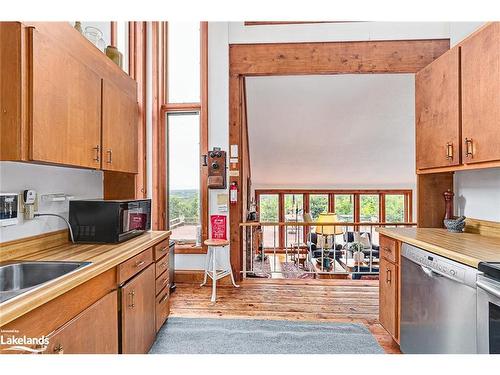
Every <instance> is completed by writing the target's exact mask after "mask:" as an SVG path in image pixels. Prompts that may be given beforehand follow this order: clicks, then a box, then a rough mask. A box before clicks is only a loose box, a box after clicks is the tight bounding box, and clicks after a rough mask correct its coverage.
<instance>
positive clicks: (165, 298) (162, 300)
mask: <svg viewBox="0 0 500 375" xmlns="http://www.w3.org/2000/svg"><path fill="white" fill-rule="evenodd" d="M167 299H168V293H167V294H165V297H163V298H162V299H161V300H160V303H163V302H165V301H166V300H167Z"/></svg>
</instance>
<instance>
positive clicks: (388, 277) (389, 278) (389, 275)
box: [386, 270, 392, 284]
mask: <svg viewBox="0 0 500 375" xmlns="http://www.w3.org/2000/svg"><path fill="white" fill-rule="evenodd" d="M386 275H387V280H386V283H387V284H390V283H391V282H392V280H391V270H387V272H386Z"/></svg>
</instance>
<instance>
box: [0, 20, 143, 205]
mask: <svg viewBox="0 0 500 375" xmlns="http://www.w3.org/2000/svg"><path fill="white" fill-rule="evenodd" d="M0 70H1V74H2V77H1V78H2V79H1V80H0V98H1V103H0V106H1V108H0V119H1V121H0V131H1V133H2V138H1V140H0V145H1V148H0V160H9V161H28V162H42V163H50V164H56V165H67V166H74V167H82V168H92V169H104V170H106V171H116V172H127V173H137V171H138V161H137V159H138V156H137V153H138V151H137V150H138V144H137V142H138V103H137V83H136V82H135V81H134V80H133V79H132V78H131V77H130V76H128V75H127V74H125V73H124V72H123V71H122V70H121V69H120V68H119V67H118V66H116V65H115V64H114V63H113V62H111V60H110V59H109V58H107V57H106V55H104V54H103V53H102V52H101V51H100V50H98V49H97V48H96V47H95V46H93V45H92V44H91V43H90V42H89V41H88V40H86V39H85V38H84V37H83V36H82V35H81V34H80V33H78V32H77V31H76V30H74V29H73V28H72V27H71V26H70V25H69V24H68V23H67V22H66V23H64V22H62V23H58V22H32V23H30V22H27V23H21V22H0ZM134 195H135V194H134ZM128 198H131V197H128Z"/></svg>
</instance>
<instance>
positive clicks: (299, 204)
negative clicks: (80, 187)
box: [283, 194, 304, 247]
mask: <svg viewBox="0 0 500 375" xmlns="http://www.w3.org/2000/svg"><path fill="white" fill-rule="evenodd" d="M283 208H284V217H285V221H296V222H302V221H304V195H303V194H285V204H284V207H283ZM303 238H304V227H296V226H290V227H287V230H286V233H285V244H286V246H287V247H296V246H297V245H298V244H302V243H303V242H304V241H303Z"/></svg>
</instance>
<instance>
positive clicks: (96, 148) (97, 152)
mask: <svg viewBox="0 0 500 375" xmlns="http://www.w3.org/2000/svg"><path fill="white" fill-rule="evenodd" d="M100 149H101V148H100V147H99V145H97V146H95V147H92V150H95V158H94V161H99V150H100Z"/></svg>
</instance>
